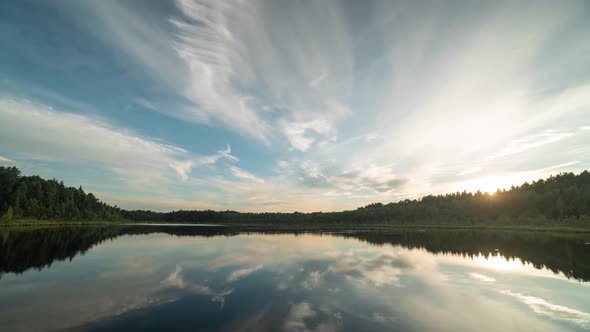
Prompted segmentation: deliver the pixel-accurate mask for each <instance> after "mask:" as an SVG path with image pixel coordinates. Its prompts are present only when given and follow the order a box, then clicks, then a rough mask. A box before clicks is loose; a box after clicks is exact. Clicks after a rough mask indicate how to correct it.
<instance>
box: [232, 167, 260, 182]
mask: <svg viewBox="0 0 590 332" xmlns="http://www.w3.org/2000/svg"><path fill="white" fill-rule="evenodd" d="M229 170H230V172H231V173H232V174H233V175H234V176H235V177H237V178H240V179H244V180H249V181H253V182H258V183H264V180H263V179H261V178H259V177H257V176H256V175H254V174H252V173H250V172H248V171H245V170H243V169H241V168H239V167H237V166H230V168H229Z"/></svg>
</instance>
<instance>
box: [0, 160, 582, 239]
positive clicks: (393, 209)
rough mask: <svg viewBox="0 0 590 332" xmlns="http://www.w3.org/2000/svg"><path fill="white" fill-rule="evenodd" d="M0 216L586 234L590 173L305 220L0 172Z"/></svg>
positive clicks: (1, 169) (378, 205)
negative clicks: (525, 228) (137, 197)
mask: <svg viewBox="0 0 590 332" xmlns="http://www.w3.org/2000/svg"><path fill="white" fill-rule="evenodd" d="M0 216H3V217H2V218H4V219H13V218H34V219H62V220H121V219H123V220H129V221H157V222H186V223H248V224H253V223H256V224H276V223H291V224H304V223H314V224H316V223H343V224H344V223H346V224H356V223H382V224H387V223H388V224H395V225H402V226H403V225H439V224H440V225H489V226H494V225H548V224H551V225H563V226H576V227H578V226H590V173H589V172H588V171H583V172H581V173H579V174H574V173H562V174H559V175H556V176H551V177H549V178H547V179H544V180H539V181H535V182H533V183H530V184H529V183H524V184H523V185H521V186H515V187H512V188H511V189H509V190H498V191H496V192H495V193H493V194H489V193H482V192H479V191H478V192H476V193H467V192H457V193H451V194H446V195H437V196H434V195H429V196H426V197H423V198H421V199H415V200H403V201H400V202H395V203H388V204H382V203H374V204H369V205H367V206H364V207H360V208H358V209H356V210H348V211H341V212H313V213H300V212H294V213H241V212H236V211H212V210H205V211H183V210H180V211H172V212H153V211H146V210H134V211H129V210H123V209H120V208H117V207H111V206H109V205H107V204H105V203H102V202H100V201H99V200H98V199H97V198H96V197H94V196H93V195H92V194H86V193H84V191H83V190H82V188H79V189H76V188H70V187H65V186H64V185H63V183H61V182H59V183H58V182H57V181H56V180H49V181H47V180H43V179H41V178H39V177H38V176H30V177H25V176H20V172H19V171H18V169H16V168H14V167H10V168H5V167H0Z"/></svg>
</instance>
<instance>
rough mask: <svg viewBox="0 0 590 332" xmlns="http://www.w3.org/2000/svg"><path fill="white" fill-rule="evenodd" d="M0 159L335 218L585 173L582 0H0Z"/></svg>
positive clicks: (156, 205)
mask: <svg viewBox="0 0 590 332" xmlns="http://www.w3.org/2000/svg"><path fill="white" fill-rule="evenodd" d="M0 45H2V47H1V49H2V51H1V52H0V165H3V166H17V167H19V168H20V169H21V171H22V172H23V174H25V175H32V174H38V175H40V176H42V177H45V178H57V179H60V180H63V181H64V183H65V184H67V185H71V186H76V187H77V186H79V185H82V187H83V188H84V189H85V190H86V191H90V192H93V193H95V194H96V195H97V196H98V197H99V198H100V199H101V200H103V201H105V202H107V203H109V204H116V205H118V206H120V207H123V208H128V209H152V210H157V211H169V210H178V209H185V210H186V209H215V210H226V209H231V210H237V211H254V212H256V211H285V212H287V211H335V210H342V209H354V208H356V207H358V206H363V205H366V204H368V203H372V202H384V203H386V202H392V201H393V202H395V201H399V200H403V199H414V198H419V197H422V196H424V195H427V194H440V193H448V192H456V191H463V190H467V191H476V190H478V189H481V190H482V191H488V192H493V191H495V190H496V189H497V188H509V187H510V186H512V185H519V184H522V183H523V182H525V181H529V182H530V181H532V180H536V179H540V178H544V177H547V176H549V175H551V174H558V173H560V172H566V171H568V172H579V171H581V170H584V169H590V2H588V1H585V0H581V1H570V0H564V1H558V2H556V1H393V0H391V1H390V0H386V1H373V0H367V1H352V0H351V1H330V0H326V1H316V0H304V1H290V0H289V1H287V0H284V1H283V0H278V1H276V0H269V1H259V0H248V1H245V0H242V1H240V0H235V1H233V0H228V1H214V0H211V1H210V0H178V1H155V0H154V1H147V0H143V1H110V0H104V1H74V0H54V1H28V0H8V1H2V2H1V3H0Z"/></svg>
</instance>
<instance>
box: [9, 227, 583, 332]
mask: <svg viewBox="0 0 590 332" xmlns="http://www.w3.org/2000/svg"><path fill="white" fill-rule="evenodd" d="M0 236H1V237H0V240H1V241H0V276H1V277H0V326H1V327H2V330H3V331H63V330H66V331H70V330H71V331H130V330H135V329H142V330H146V331H258V330H279V331H585V330H589V329H590V282H589V281H590V245H589V244H588V243H589V242H590V234H550V233H541V232H538V233H524V232H500V231H496V232H493V231H434V230H407V231H406V230H395V231H381V232H370V231H346V232H340V233H304V232H288V231H276V232H270V231H266V232H261V231H256V232H254V231H247V230H239V229H233V228H227V227H217V226H214V225H211V226H208V227H186V226H163V225H159V226H149V225H137V226H134V225H124V226H119V227H98V226H92V227H49V228H31V229H27V228H14V229H12V228H4V229H2V230H0Z"/></svg>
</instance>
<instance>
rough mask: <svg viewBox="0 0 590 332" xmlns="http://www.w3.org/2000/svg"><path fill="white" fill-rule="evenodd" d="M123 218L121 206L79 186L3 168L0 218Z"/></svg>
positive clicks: (3, 219)
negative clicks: (108, 202) (103, 200)
mask: <svg viewBox="0 0 590 332" xmlns="http://www.w3.org/2000/svg"><path fill="white" fill-rule="evenodd" d="M12 219H39V220H47V219H58V220H121V219H122V217H121V209H119V208H118V207H116V206H115V207H113V206H109V205H107V204H105V203H103V202H101V201H100V200H98V198H96V197H95V196H94V195H93V194H91V193H85V192H84V190H82V187H80V188H74V187H66V186H65V185H64V183H63V182H58V181H57V180H55V179H53V180H44V179H42V178H40V177H39V176H21V173H20V171H19V170H18V169H17V168H16V167H0V220H2V221H8V220H12Z"/></svg>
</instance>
